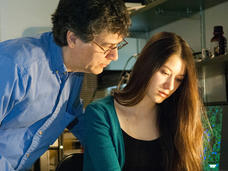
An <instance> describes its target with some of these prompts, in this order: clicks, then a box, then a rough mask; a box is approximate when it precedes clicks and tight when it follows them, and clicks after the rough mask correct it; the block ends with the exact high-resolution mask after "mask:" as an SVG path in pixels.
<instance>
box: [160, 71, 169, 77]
mask: <svg viewBox="0 0 228 171" xmlns="http://www.w3.org/2000/svg"><path fill="white" fill-rule="evenodd" d="M161 73H162V74H164V75H167V76H169V73H168V72H166V71H164V70H162V71H161Z"/></svg>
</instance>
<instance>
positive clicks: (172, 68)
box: [146, 54, 186, 103]
mask: <svg viewBox="0 0 228 171" xmlns="http://www.w3.org/2000/svg"><path fill="white" fill-rule="evenodd" d="M185 70H186V66H185V63H184V62H183V60H182V59H181V57H180V56H179V55H177V54H174V55H172V56H170V57H169V58H168V60H167V61H166V62H165V64H164V65H162V66H161V68H160V69H159V70H158V71H157V72H155V73H154V75H153V76H152V77H151V80H150V85H149V87H148V90H147V93H146V96H147V97H149V98H150V99H151V100H152V101H153V102H154V103H162V102H163V101H164V100H165V99H167V98H168V97H169V96H171V95H172V94H173V93H174V92H175V91H176V90H177V88H178V87H179V86H180V84H181V82H182V80H183V79H184V75H185Z"/></svg>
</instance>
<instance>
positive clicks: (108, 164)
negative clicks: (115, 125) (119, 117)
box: [84, 104, 121, 171]
mask: <svg viewBox="0 0 228 171" xmlns="http://www.w3.org/2000/svg"><path fill="white" fill-rule="evenodd" d="M105 112H107V111H105V110H104V109H103V108H102V107H99V104H97V105H96V106H95V105H89V106H88V107H87V109H86V111H85V126H86V127H85V139H84V140H85V142H84V143H85V154H84V155H88V156H84V157H85V158H87V159H89V160H90V161H91V164H92V167H93V169H94V170H96V171H101V170H105V171H121V168H120V164H119V161H118V156H117V154H116V152H115V147H114V144H113V141H112V136H111V134H110V132H111V131H110V124H109V123H110V122H109V121H108V117H107V116H108V115H107V113H105ZM86 161H87V160H85V162H84V165H87V164H89V163H86Z"/></svg>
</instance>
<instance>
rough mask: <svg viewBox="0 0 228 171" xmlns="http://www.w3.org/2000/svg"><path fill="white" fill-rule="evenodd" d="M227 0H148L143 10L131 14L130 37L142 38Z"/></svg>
mask: <svg viewBox="0 0 228 171" xmlns="http://www.w3.org/2000/svg"><path fill="white" fill-rule="evenodd" d="M226 1H227V0H150V3H149V4H148V5H146V6H145V7H144V8H140V9H139V10H136V11H133V12H132V13H131V20H132V26H131V27H130V34H131V35H130V36H131V37H142V36H143V35H144V34H146V33H147V32H150V31H152V30H154V29H156V28H158V27H161V26H163V25H166V24H169V23H171V22H173V21H176V20H179V19H182V18H185V17H191V16H192V15H194V14H196V13H199V12H200V11H202V10H205V9H208V8H211V7H213V6H215V5H218V4H220V3H223V2H226Z"/></svg>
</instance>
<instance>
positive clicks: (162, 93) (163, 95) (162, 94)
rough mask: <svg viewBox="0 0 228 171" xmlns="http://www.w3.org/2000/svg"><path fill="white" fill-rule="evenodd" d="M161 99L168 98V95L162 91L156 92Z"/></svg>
mask: <svg viewBox="0 0 228 171" xmlns="http://www.w3.org/2000/svg"><path fill="white" fill-rule="evenodd" d="M158 92H159V94H160V95H161V96H162V97H168V94H167V93H165V92H163V91H158Z"/></svg>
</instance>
